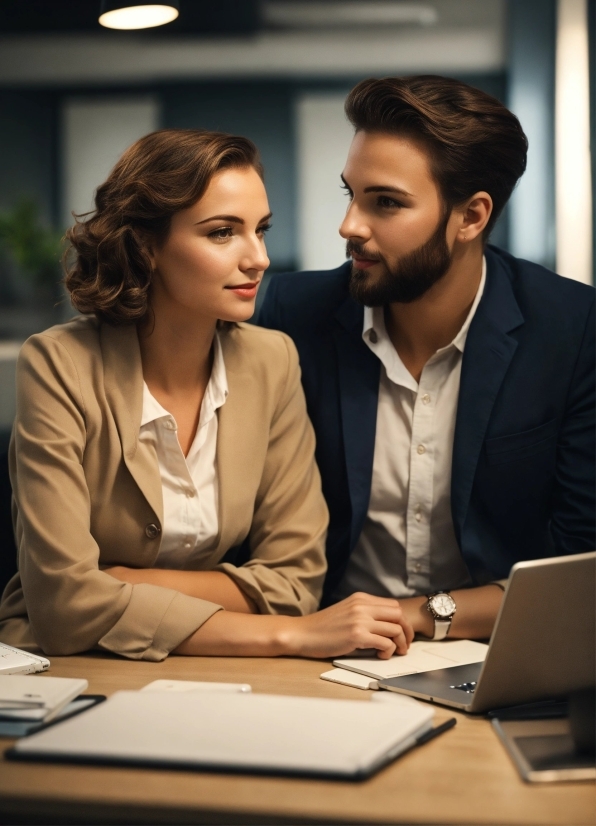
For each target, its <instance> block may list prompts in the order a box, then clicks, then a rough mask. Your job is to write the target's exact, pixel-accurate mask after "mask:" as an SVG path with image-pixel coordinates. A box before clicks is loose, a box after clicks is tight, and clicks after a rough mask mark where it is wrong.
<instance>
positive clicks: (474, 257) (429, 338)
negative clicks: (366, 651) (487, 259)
mask: <svg viewBox="0 0 596 826" xmlns="http://www.w3.org/2000/svg"><path fill="white" fill-rule="evenodd" d="M462 247H463V249H462ZM482 256H483V247H482V244H481V242H480V239H478V243H477V244H476V243H474V244H468V245H465V246H464V245H457V248H456V249H455V250H454V255H453V260H452V263H451V266H450V267H449V270H448V271H447V273H446V274H445V275H444V276H443V278H441V279H440V280H439V281H438V282H437V283H436V284H434V285H433V286H432V287H431V289H430V290H428V292H426V293H425V294H424V295H423V296H422V298H419V299H418V300H417V301H412V302H411V303H409V304H403V303H394V304H389V305H388V306H387V307H386V308H385V325H386V327H387V333H388V335H389V338H390V339H391V342H392V344H393V346H394V347H395V349H396V350H397V352H398V354H399V357H400V358H401V360H402V362H403V363H404V365H405V366H406V368H407V369H408V371H409V372H410V373H411V374H412V376H414V378H415V379H416V381H420V376H421V374H422V370H423V368H424V365H425V364H426V362H427V361H428V360H429V359H430V358H431V357H432V356H433V355H434V354H435V353H436V352H437V350H439V349H441V347H446V346H447V345H448V344H450V343H451V342H452V341H453V339H454V338H455V336H456V335H457V334H458V332H459V331H460V330H461V328H462V326H463V324H464V321H465V320H466V317H467V315H468V313H469V312H470V308H471V307H472V304H473V303H474V299H475V297H476V293H477V292H478V287H479V285H480V280H481V277H482Z"/></svg>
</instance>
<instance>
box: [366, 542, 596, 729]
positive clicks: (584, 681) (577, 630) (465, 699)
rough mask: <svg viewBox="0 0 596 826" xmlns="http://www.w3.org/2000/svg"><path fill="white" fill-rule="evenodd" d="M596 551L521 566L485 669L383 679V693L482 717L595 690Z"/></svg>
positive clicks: (513, 579)
mask: <svg viewBox="0 0 596 826" xmlns="http://www.w3.org/2000/svg"><path fill="white" fill-rule="evenodd" d="M595 591H596V552H592V553H585V554H575V555H573V556H560V557H554V558H551V559H538V560H534V561H531V562H518V563H517V564H516V565H514V566H513V568H512V569H511V576H510V579H509V582H508V585H507V590H506V592H505V595H504V598H503V602H502V603H501V609H500V611H499V615H498V617H497V621H496V623H495V627H494V630H493V633H492V636H491V639H490V645H489V648H488V652H487V655H486V659H485V661H484V662H483V663H473V664H472V665H458V666H452V667H450V668H441V669H439V670H437V671H427V672H426V673H423V674H410V675H408V676H405V677H393V678H391V679H387V680H380V681H379V688H384V689H387V690H389V691H396V692H398V693H399V694H409V695H410V696H411V697H417V698H419V699H421V700H430V702H432V703H440V704H441V705H446V706H452V707H453V708H458V709H461V710H462V711H469V712H471V713H481V712H485V711H489V710H491V709H497V708H504V707H506V706H513V705H521V704H523V703H531V702H538V701H541V700H549V699H556V698H560V697H565V696H567V695H568V694H570V693H571V692H572V691H576V690H578V689H580V688H587V687H589V686H593V685H594V675H595V669H596V665H595V650H596V642H595V631H594V627H595V623H596V620H595V616H596V606H595V602H596V600H595Z"/></svg>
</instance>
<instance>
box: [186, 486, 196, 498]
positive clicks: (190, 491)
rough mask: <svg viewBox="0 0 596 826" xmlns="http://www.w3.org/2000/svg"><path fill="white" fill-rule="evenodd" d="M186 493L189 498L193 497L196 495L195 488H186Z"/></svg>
mask: <svg viewBox="0 0 596 826" xmlns="http://www.w3.org/2000/svg"><path fill="white" fill-rule="evenodd" d="M186 495H187V496H188V498H189V499H192V497H193V496H194V495H195V489H194V488H186Z"/></svg>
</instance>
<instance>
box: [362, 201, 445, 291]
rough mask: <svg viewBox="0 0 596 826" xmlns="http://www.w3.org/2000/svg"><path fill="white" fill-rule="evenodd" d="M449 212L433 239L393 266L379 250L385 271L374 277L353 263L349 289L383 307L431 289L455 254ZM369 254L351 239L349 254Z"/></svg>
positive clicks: (376, 257) (379, 258) (380, 260)
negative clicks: (449, 238) (449, 241)
mask: <svg viewBox="0 0 596 826" xmlns="http://www.w3.org/2000/svg"><path fill="white" fill-rule="evenodd" d="M448 220H449V215H447V216H446V217H445V218H443V219H441V221H440V222H439V225H438V227H437V228H436V230H435V231H434V233H433V234H432V236H431V237H430V239H429V240H428V241H427V242H426V243H425V244H422V245H421V246H420V247H417V248H416V249H415V250H412V252H409V253H407V255H404V256H402V257H401V258H399V259H398V260H397V263H396V264H395V266H394V267H393V268H391V267H390V266H389V265H388V263H387V261H386V260H385V259H384V258H383V256H382V255H380V254H377V255H375V256H374V259H375V260H376V259H378V260H379V263H380V264H382V265H383V268H384V271H383V272H382V273H381V274H380V275H378V276H376V277H375V278H374V279H373V278H372V277H371V276H370V275H369V274H368V272H367V271H366V270H361V269H358V268H356V267H354V266H352V272H351V275H350V282H349V290H350V295H351V296H352V298H355V299H356V301H359V302H360V303H361V304H364V305H365V306H367V307H383V306H385V305H386V304H391V303H392V302H400V303H402V304H409V303H410V302H411V301H416V299H418V298H420V297H421V296H423V295H424V293H426V292H428V290H430V288H431V287H432V286H433V284H436V283H437V281H439V280H440V279H441V278H443V276H444V275H445V273H446V272H447V270H448V269H449V267H450V266H451V260H452V255H451V253H450V252H449V247H448V246H447V239H446V236H445V231H446V229H447V222H448ZM353 252H354V253H356V255H359V256H361V257H362V258H366V257H367V253H366V250H365V249H364V248H363V247H361V246H360V245H359V244H354V243H353V242H352V241H348V243H347V244H346V255H347V256H348V257H351V254H352V253H353Z"/></svg>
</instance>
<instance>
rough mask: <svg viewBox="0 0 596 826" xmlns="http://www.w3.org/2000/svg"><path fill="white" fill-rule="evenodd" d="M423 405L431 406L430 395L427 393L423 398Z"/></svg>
mask: <svg viewBox="0 0 596 826" xmlns="http://www.w3.org/2000/svg"><path fill="white" fill-rule="evenodd" d="M422 404H430V396H429V395H428V393H425V394H424V396H423V397H422Z"/></svg>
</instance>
